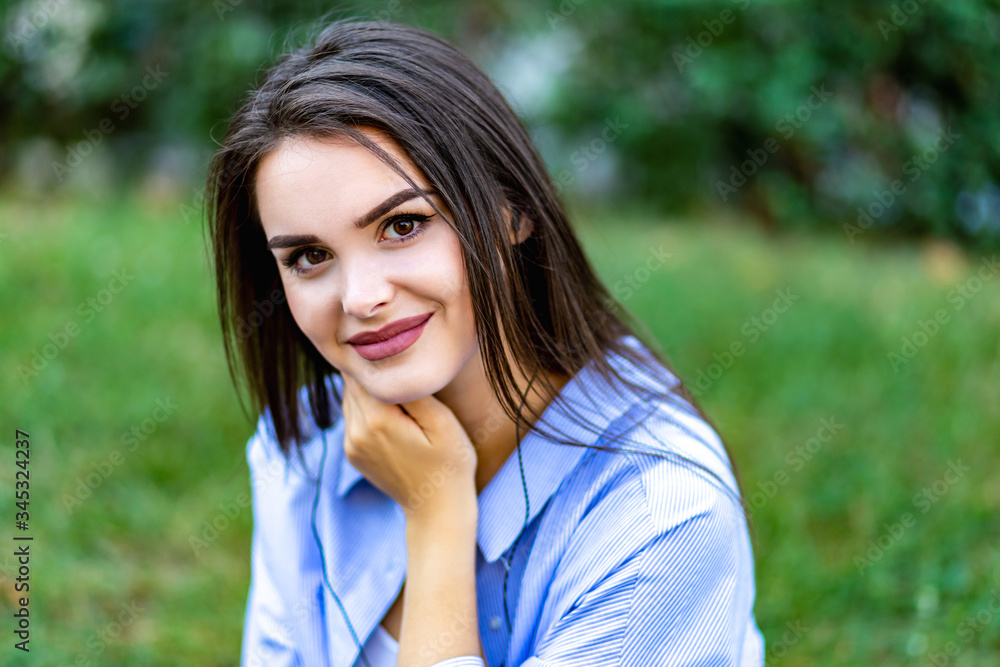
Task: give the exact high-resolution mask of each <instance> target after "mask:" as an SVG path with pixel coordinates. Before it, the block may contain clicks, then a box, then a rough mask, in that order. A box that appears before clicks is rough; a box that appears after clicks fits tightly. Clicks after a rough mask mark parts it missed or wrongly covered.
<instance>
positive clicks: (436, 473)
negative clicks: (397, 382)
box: [342, 374, 478, 520]
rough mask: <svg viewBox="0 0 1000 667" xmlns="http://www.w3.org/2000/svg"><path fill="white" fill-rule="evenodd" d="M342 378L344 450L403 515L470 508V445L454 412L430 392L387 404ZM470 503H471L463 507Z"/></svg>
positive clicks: (474, 459)
mask: <svg viewBox="0 0 1000 667" xmlns="http://www.w3.org/2000/svg"><path fill="white" fill-rule="evenodd" d="M342 377H343V379H344V402H343V413H344V453H345V455H346V456H347V460H348V461H349V462H350V463H351V465H353V466H354V467H355V468H357V469H358V471H360V472H361V474H363V475H364V476H365V478H367V479H368V481H370V482H371V483H372V484H374V485H375V486H377V487H378V488H379V489H381V490H382V491H383V492H384V493H385V494H386V495H388V496H389V497H390V498H392V499H393V500H395V501H396V502H397V503H399V505H400V507H402V508H403V511H404V512H405V513H406V516H407V519H408V520H409V519H412V518H413V517H415V516H418V515H419V516H426V515H437V514H439V513H442V512H454V511H456V510H458V511H469V512H471V511H474V510H476V509H478V508H477V505H476V501H477V498H476V463H477V457H476V450H475V448H474V447H473V446H472V442H471V440H470V439H469V436H468V435H467V434H466V432H465V429H464V428H463V427H462V424H461V422H459V421H458V418H457V417H455V414H454V413H453V412H452V411H451V410H450V409H449V408H448V406H446V405H445V404H444V403H442V402H441V401H439V400H437V399H436V398H434V396H426V397H424V398H421V399H418V400H416V401H408V402H406V403H400V404H398V405H396V404H388V403H382V402H381V401H379V400H377V399H376V398H375V397H373V396H372V395H371V394H369V393H368V391H367V390H366V389H365V388H364V387H363V386H361V385H360V384H359V383H358V382H357V381H355V380H354V379H353V378H351V377H348V376H347V375H346V374H344V375H342ZM469 505H471V507H469Z"/></svg>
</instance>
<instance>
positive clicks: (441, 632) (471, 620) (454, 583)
mask: <svg viewBox="0 0 1000 667" xmlns="http://www.w3.org/2000/svg"><path fill="white" fill-rule="evenodd" d="M435 501H439V502H437V503H436V504H435V505H434V506H433V507H430V508H428V507H426V506H425V507H423V508H421V512H420V513H419V514H410V515H408V517H407V522H406V553H407V574H406V589H405V592H404V594H403V621H402V629H401V630H400V638H399V639H400V641H399V658H398V662H397V664H398V665H400V667H431V666H435V667H445V665H447V666H448V667H458V665H469V666H470V667H471V666H479V665H482V664H483V662H482V661H481V660H482V656H483V652H482V645H481V643H480V639H479V622H478V616H477V611H476V521H477V518H478V508H477V506H476V496H475V492H474V489H473V492H472V493H467V492H461V491H451V490H448V491H446V490H444V489H439V490H438V491H437V493H436V494H435ZM459 656H469V657H467V658H466V659H465V660H461V659H459V660H454V661H453V660H447V659H448V658H458V657H459ZM471 656H477V658H472V657H471ZM442 660H445V661H446V662H441V661H442Z"/></svg>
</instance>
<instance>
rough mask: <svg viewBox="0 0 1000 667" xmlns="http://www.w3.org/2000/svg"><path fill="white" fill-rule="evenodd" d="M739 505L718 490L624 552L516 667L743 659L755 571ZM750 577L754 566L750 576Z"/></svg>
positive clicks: (688, 664) (676, 664)
mask: <svg viewBox="0 0 1000 667" xmlns="http://www.w3.org/2000/svg"><path fill="white" fill-rule="evenodd" d="M742 530H745V528H744V527H743V523H742V516H741V512H740V510H739V508H738V507H737V506H736V505H735V504H734V503H732V501H730V500H729V499H728V498H726V497H724V496H722V495H721V494H720V496H719V497H717V499H716V500H715V502H714V503H712V505H711V506H710V507H709V508H708V509H707V510H705V511H703V512H700V513H698V514H696V515H695V516H692V517H690V518H688V519H686V520H685V521H683V522H681V523H680V524H677V525H675V526H673V527H671V528H670V529H668V530H666V531H664V532H662V533H659V534H658V535H656V536H654V537H653V538H652V539H651V540H649V541H647V542H646V543H645V544H644V545H643V546H642V547H641V548H639V549H637V550H635V551H633V552H632V553H631V554H630V555H629V556H628V557H627V558H625V559H623V560H621V561H620V562H619V563H618V564H617V565H616V566H615V567H614V568H613V569H612V570H611V571H609V572H608V573H607V574H606V575H605V576H604V577H603V578H601V579H600V580H599V581H598V582H597V583H596V585H594V586H593V587H591V588H590V589H589V590H587V591H586V592H585V593H584V594H583V595H581V596H580V597H579V598H577V600H576V601H575V602H574V603H573V604H572V606H570V607H569V609H568V610H567V611H566V612H565V613H564V614H562V615H561V617H560V618H558V619H557V620H556V621H555V622H554V623H552V624H551V626H550V627H548V628H545V629H539V631H540V632H541V633H542V634H541V637H540V639H539V642H538V644H537V649H536V651H535V655H534V656H532V657H530V658H528V659H527V660H526V661H524V662H522V663H521V664H520V665H519V666H518V667H570V666H571V665H572V666H576V665H588V667H591V666H593V667H597V666H607V667H647V666H648V665H670V666H671V667H681V666H684V667H695V666H698V667H708V666H709V665H711V666H712V667H724V666H736V665H739V664H740V660H741V656H742V653H743V635H744V633H745V629H746V627H747V623H748V618H749V613H750V612H749V610H748V609H747V607H748V605H749V604H752V602H750V601H748V600H747V599H746V595H745V593H744V592H743V591H742V589H741V588H740V587H739V586H738V585H737V584H738V579H739V578H740V577H746V576H748V575H747V572H746V571H745V570H744V571H742V572H741V571H740V568H746V567H749V568H750V569H751V570H752V567H753V565H752V560H751V561H750V562H748V558H747V555H746V553H745V552H744V550H743V549H742V546H741V544H740V542H739V536H740V535H741V533H740V531H742ZM749 576H752V573H751V574H750V575H749Z"/></svg>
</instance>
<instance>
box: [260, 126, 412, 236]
mask: <svg viewBox="0 0 1000 667" xmlns="http://www.w3.org/2000/svg"><path fill="white" fill-rule="evenodd" d="M363 131H364V132H365V134H366V135H367V136H368V137H369V138H371V139H372V140H374V141H375V142H376V143H377V144H378V145H379V147H381V148H382V149H383V150H385V151H386V152H387V153H389V155H390V157H392V158H393V159H394V160H395V161H396V162H397V164H399V165H400V166H401V167H402V168H403V169H404V171H405V172H406V173H407V174H408V175H409V176H410V177H411V178H413V179H414V181H416V183H417V184H418V185H419V186H420V187H421V188H423V187H426V180H425V179H424V178H423V176H422V174H421V173H420V170H419V169H417V168H416V166H415V165H414V164H413V162H412V161H411V160H410V159H409V157H408V156H407V155H406V154H405V153H404V152H403V151H402V149H401V148H400V147H399V146H398V145H397V144H396V143H395V142H394V141H392V140H391V139H389V138H388V137H387V136H385V135H384V134H382V133H380V132H376V131H374V130H367V131H365V130H363ZM254 185H255V187H254V190H255V195H256V200H257V207H258V211H259V213H260V217H261V222H262V223H263V224H264V226H265V228H267V227H269V226H272V225H273V224H276V223H282V222H290V221H291V220H295V219H298V220H302V219H306V220H315V219H317V218H319V219H322V220H325V221H328V222H330V221H332V220H331V216H333V217H341V218H347V217H350V216H357V215H359V214H361V213H363V212H364V211H366V210H367V208H370V207H371V205H372V204H373V203H378V202H380V201H382V199H385V197H387V196H389V195H391V194H394V193H395V192H398V191H399V190H401V189H403V188H407V187H409V184H408V183H407V182H406V180H405V179H404V178H403V177H402V176H400V175H399V174H398V173H396V172H395V171H394V170H393V169H392V168H391V167H390V166H389V165H387V164H385V163H384V162H382V160H380V159H379V158H378V157H377V156H376V155H374V154H373V153H372V152H371V151H369V150H368V149H367V148H366V147H364V146H361V145H360V144H358V143H357V142H355V141H353V140H352V139H350V138H348V137H321V138H320V137H311V136H293V137H286V138H283V139H281V140H280V142H279V143H278V145H277V146H276V147H275V148H274V149H273V150H272V151H271V152H269V153H268V154H267V155H265V156H264V157H263V158H261V161H260V164H259V166H258V169H257V174H256V177H255V183H254Z"/></svg>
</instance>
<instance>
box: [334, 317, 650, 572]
mask: <svg viewBox="0 0 1000 667" xmlns="http://www.w3.org/2000/svg"><path fill="white" fill-rule="evenodd" d="M624 342H625V343H626V344H627V345H629V346H630V347H633V348H637V347H639V348H640V349H641V343H640V342H639V341H638V340H637V339H636V338H635V337H634V336H631V335H629V336H626V337H625V340H624ZM609 361H610V362H611V363H612V364H613V365H614V366H615V367H616V368H618V370H619V371H620V372H622V373H623V374H626V375H628V376H632V377H633V381H635V380H636V379H639V378H636V377H635V376H634V372H632V371H630V370H629V367H626V366H625V364H624V360H623V359H622V358H621V357H620V356H618V355H617V354H613V355H611V356H610V357H609ZM334 381H335V382H337V383H338V386H340V385H341V383H342V382H343V380H342V379H340V378H338V377H335V379H334ZM640 381H641V380H640ZM635 401H636V397H635V396H634V395H633V394H630V393H629V392H628V391H627V388H626V387H622V386H620V385H615V386H614V387H611V386H609V385H608V384H607V382H606V381H605V380H604V379H603V378H602V377H601V376H600V374H599V373H598V372H597V370H596V368H595V367H594V364H593V362H591V363H590V364H587V365H586V366H585V367H584V368H583V369H581V370H580V372H578V373H577V374H576V375H575V376H574V377H572V378H571V379H570V380H569V382H567V383H566V384H565V385H564V386H563V388H562V390H560V392H559V394H558V396H557V397H556V399H555V400H553V401H552V402H551V403H549V405H548V406H547V407H546V408H545V410H544V411H543V412H542V417H541V419H542V420H544V424H543V425H542V428H544V429H545V430H547V431H555V433H557V434H558V436H559V437H560V438H561V439H563V440H567V441H570V442H575V443H578V444H576V445H567V444H563V443H560V442H557V441H555V440H552V439H551V438H548V437H545V436H544V435H542V434H539V433H536V432H534V431H531V432H529V433H528V434H527V435H526V436H525V437H524V438H522V440H521V444H520V450H521V457H520V458H521V460H520V462H519V461H518V453H517V450H514V451H513V452H511V455H510V457H508V459H507V460H506V461H505V462H504V464H503V466H501V468H500V470H499V471H497V473H496V475H494V476H493V478H492V479H491V480H490V481H489V483H488V484H487V485H486V488H484V489H483V491H482V493H480V494H479V523H478V527H477V532H476V539H477V542H478V544H479V548H480V549H481V550H482V552H483V557H484V558H485V559H486V561H487V562H491V563H492V562H493V561H495V560H496V559H497V558H498V557H499V556H500V555H501V554H502V553H503V552H504V551H506V550H507V549H508V548H510V546H511V544H512V543H513V542H514V539H515V538H516V537H517V536H518V535H519V534H520V532H521V530H522V529H523V528H524V527H525V526H526V525H528V524H530V523H531V521H532V520H533V519H534V518H535V517H536V516H537V515H538V513H539V512H540V511H541V510H542V508H543V507H544V506H545V504H546V502H548V500H549V498H551V497H552V495H553V494H555V492H556V491H557V490H558V489H559V487H560V485H561V484H562V482H563V480H564V479H565V478H566V477H567V476H568V475H569V474H570V473H571V472H572V471H573V470H574V469H575V468H576V466H577V465H578V464H579V463H580V460H581V459H582V458H583V456H584V454H586V453H587V452H588V450H589V448H588V447H584V446H579V445H593V444H594V443H595V442H596V441H597V440H598V439H600V438H601V437H602V436H603V435H604V431H605V430H606V429H607V428H608V426H609V425H611V424H612V422H614V421H615V420H616V419H618V417H620V416H622V415H623V414H624V413H625V412H626V411H627V410H628V408H629V406H631V405H632V404H633V403H635ZM581 417H582V418H583V421H584V423H579V422H580V420H581ZM339 422H340V429H339V430H340V433H337V434H336V436H337V437H339V438H342V437H343V420H339ZM589 451H594V450H589ZM522 463H523V465H524V483H523V484H522V481H521V464H522ZM361 479H364V476H363V475H362V474H361V473H360V472H359V471H358V470H357V468H355V467H354V466H353V465H351V463H350V462H349V461H348V460H347V457H346V456H344V457H342V458H341V463H340V476H339V479H338V480H337V495H338V496H339V497H341V498H342V497H344V496H345V495H346V494H347V492H348V491H350V490H351V488H352V487H353V486H354V485H355V484H357V483H358V482H359V481H360V480H361ZM525 486H527V489H528V509H529V510H530V511H529V512H528V515H527V521H525V504H524V487H525Z"/></svg>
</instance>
